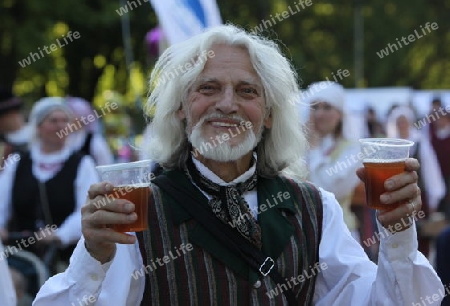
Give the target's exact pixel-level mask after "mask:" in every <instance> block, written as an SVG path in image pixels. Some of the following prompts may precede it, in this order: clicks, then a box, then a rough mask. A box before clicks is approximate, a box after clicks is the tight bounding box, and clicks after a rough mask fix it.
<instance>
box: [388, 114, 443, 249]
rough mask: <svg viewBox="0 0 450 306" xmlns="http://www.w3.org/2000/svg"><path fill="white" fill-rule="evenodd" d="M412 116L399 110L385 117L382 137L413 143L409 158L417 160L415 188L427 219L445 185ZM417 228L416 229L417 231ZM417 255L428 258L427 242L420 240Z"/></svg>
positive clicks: (423, 135) (427, 143) (426, 239)
mask: <svg viewBox="0 0 450 306" xmlns="http://www.w3.org/2000/svg"><path fill="white" fill-rule="evenodd" d="M414 122H416V116H415V115H414V112H413V111H412V109H411V108H409V107H407V106H399V107H397V108H395V109H394V110H393V111H392V113H391V114H390V115H389V117H388V119H387V122H386V134H387V136H388V137H390V138H402V139H408V140H411V141H414V146H413V147H411V149H410V151H409V156H410V157H413V158H416V159H417V160H419V162H420V164H421V169H420V172H419V173H418V174H419V186H420V188H421V190H422V194H421V197H422V203H423V206H422V210H423V211H424V212H425V215H426V217H425V218H427V217H428V216H429V215H430V213H432V212H434V211H436V209H437V207H438V204H439V202H440V200H441V199H442V197H443V196H444V195H445V183H444V179H443V178H442V174H441V170H440V168H439V163H438V160H437V157H436V153H435V152H434V150H433V148H432V147H431V144H430V141H429V139H428V138H427V137H426V136H425V134H424V133H420V132H419V130H417V129H416V128H415V127H414V125H413V124H414ZM419 228H420V227H419ZM418 239H419V251H420V252H422V253H423V254H424V255H425V256H428V253H429V248H430V245H429V244H430V239H429V238H426V237H421V236H420V229H419V235H418Z"/></svg>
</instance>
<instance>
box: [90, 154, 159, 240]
mask: <svg viewBox="0 0 450 306" xmlns="http://www.w3.org/2000/svg"><path fill="white" fill-rule="evenodd" d="M96 169H97V172H98V173H99V175H100V178H101V180H102V181H106V182H109V183H111V184H112V185H113V186H114V188H113V191H112V192H111V193H109V194H107V195H106V198H107V199H110V200H112V199H125V200H128V201H130V202H132V203H133V204H134V205H135V213H136V214H137V220H136V221H135V222H133V223H130V224H114V225H113V229H114V230H115V231H118V232H139V231H143V230H145V229H147V228H148V216H147V214H148V201H149V197H150V194H151V188H150V184H151V180H152V179H153V173H152V172H151V161H150V160H142V161H137V162H131V163H121V164H111V165H103V166H97V167H96Z"/></svg>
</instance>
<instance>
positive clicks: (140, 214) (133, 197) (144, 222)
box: [110, 184, 150, 232]
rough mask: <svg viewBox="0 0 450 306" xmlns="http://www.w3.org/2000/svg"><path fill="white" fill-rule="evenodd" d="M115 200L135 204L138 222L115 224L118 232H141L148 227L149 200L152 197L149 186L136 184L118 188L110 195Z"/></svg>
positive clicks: (114, 226) (114, 227)
mask: <svg viewBox="0 0 450 306" xmlns="http://www.w3.org/2000/svg"><path fill="white" fill-rule="evenodd" d="M110 194H111V195H113V197H114V198H117V199H124V200H128V201H130V202H131V203H133V204H134V206H135V209H134V212H135V213H136V214H137V220H136V221H135V222H133V223H129V224H114V225H113V229H114V230H115V231H117V232H140V231H143V230H145V229H147V227H148V199H149V196H150V186H149V184H134V185H126V186H117V187H114V188H113V191H112V192H111V193H110Z"/></svg>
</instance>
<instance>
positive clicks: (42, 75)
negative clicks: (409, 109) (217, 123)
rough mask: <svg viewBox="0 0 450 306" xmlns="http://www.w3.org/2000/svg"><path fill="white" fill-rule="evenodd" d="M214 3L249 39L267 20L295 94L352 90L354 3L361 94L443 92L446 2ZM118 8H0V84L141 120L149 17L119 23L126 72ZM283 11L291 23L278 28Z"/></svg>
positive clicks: (57, 4) (24, 4)
mask: <svg viewBox="0 0 450 306" xmlns="http://www.w3.org/2000/svg"><path fill="white" fill-rule="evenodd" d="M217 2H218V5H219V7H220V10H221V15H222V18H223V20H224V21H225V22H231V23H234V24H238V25H240V26H242V27H244V28H246V29H249V30H251V29H254V27H255V26H258V25H259V26H261V25H263V22H264V21H266V25H267V22H268V21H272V24H271V26H268V27H264V31H263V33H262V34H263V35H266V36H268V37H270V38H272V39H275V40H277V41H278V42H279V43H280V45H281V48H282V50H283V52H284V53H285V54H286V55H287V56H288V57H289V58H290V59H291V60H292V62H293V64H294V66H295V68H296V70H297V71H298V73H299V76H300V79H301V80H300V82H301V85H302V87H306V86H307V85H309V84H310V83H312V82H315V81H318V80H323V79H325V78H327V77H328V78H330V79H332V73H335V72H336V71H337V70H338V69H342V70H343V69H347V70H349V71H350V76H349V77H347V78H344V79H343V80H342V81H341V83H342V84H343V85H344V86H346V87H354V84H355V69H354V13H355V5H356V4H355V3H362V4H361V5H362V8H363V9H362V12H363V13H362V14H363V19H364V30H363V33H364V42H363V46H364V52H363V54H364V80H363V84H364V85H365V86H367V87H378V86H413V87H414V88H418V89H435V88H449V87H450V74H449V73H448V71H449V70H450V34H449V28H450V18H448V10H449V8H450V0H441V1H438V0H432V1H425V0H417V1H409V0H397V1H388V2H386V1H376V0H367V1H363V0H359V1H358V0H354V1H339V3H338V2H334V1H331V0H327V1H314V0H312V1H311V3H312V4H311V5H310V6H307V5H305V6H304V7H301V6H300V2H301V1H300V0H296V1H287V0H271V1H268V0H252V1H250V0H247V1H242V0H226V1H225V0H217ZM303 3H307V2H306V1H303ZM120 5H121V3H120V1H110V0H90V1H87V0H79V1H55V0H48V1H21V0H3V1H1V2H0V20H1V21H2V22H1V23H0V67H1V72H2V73H0V84H2V85H3V86H12V87H13V89H14V91H15V93H16V94H18V95H20V96H22V97H24V99H25V100H26V101H27V103H28V104H31V103H33V102H34V101H36V100H37V99H39V98H40V97H42V96H46V95H73V96H81V97H84V98H86V99H88V100H90V101H93V102H94V103H95V105H96V106H97V107H101V106H102V105H103V103H105V98H104V96H105V95H104V93H105V92H107V91H113V92H115V93H118V94H120V95H121V96H122V98H121V101H123V102H121V103H123V105H122V107H123V108H124V110H125V111H126V112H128V113H132V114H139V113H140V109H139V107H137V108H136V105H138V106H140V105H141V103H142V101H143V99H145V96H146V94H147V80H146V79H147V77H148V75H149V72H150V71H151V68H152V64H153V60H154V59H149V57H148V56H147V54H146V49H145V45H144V37H145V34H146V33H147V31H149V30H150V29H152V28H153V27H154V26H156V24H157V17H156V15H155V13H154V11H153V9H152V7H151V5H150V4H149V2H143V1H142V5H140V6H138V7H137V8H135V9H133V10H132V11H131V12H130V13H128V14H127V17H129V18H130V22H131V37H130V39H131V45H132V50H133V57H134V60H135V61H134V63H133V64H132V65H131V67H128V68H129V69H127V64H126V61H125V51H124V42H123V38H122V28H121V18H123V17H120V16H119V14H118V13H117V12H116V10H118V9H119V7H120ZM289 8H290V9H291V11H290V13H289V17H287V18H282V20H279V19H277V18H280V16H281V14H283V12H284V11H289ZM298 8H300V9H298ZM291 12H295V13H294V14H293V13H291ZM277 14H278V17H277ZM285 16H286V15H285ZM273 21H275V22H273ZM426 22H436V23H437V24H438V26H439V28H438V29H437V30H434V31H432V32H430V33H429V34H427V35H426V36H424V37H423V38H420V39H418V40H416V41H415V42H412V43H410V44H409V45H407V46H403V47H402V48H399V50H398V51H395V52H392V53H391V54H389V55H388V56H385V57H383V58H380V57H379V56H378V55H377V52H379V51H380V50H381V49H385V48H387V46H388V44H395V43H396V42H397V41H396V39H401V38H402V37H407V36H408V35H410V34H413V33H414V31H415V30H417V31H420V30H421V28H420V26H424V25H425V24H426ZM69 31H72V33H73V32H75V31H77V32H78V33H79V35H80V38H79V39H76V40H73V41H72V42H70V43H69V44H67V45H65V46H64V47H62V48H57V49H56V50H55V51H54V52H51V53H50V54H45V56H43V57H42V58H40V59H38V60H36V61H33V62H32V63H31V64H30V65H27V66H26V67H23V68H22V67H21V65H19V63H18V62H19V61H21V60H23V59H24V58H27V57H28V56H30V53H38V51H39V50H43V48H44V47H45V46H48V47H49V46H51V44H55V43H56V42H57V40H60V41H61V39H63V38H64V37H65V36H67V33H68V32H69ZM39 48H40V49H39ZM141 119H142V118H138V119H137V120H141Z"/></svg>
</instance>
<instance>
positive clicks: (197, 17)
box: [151, 0, 222, 44]
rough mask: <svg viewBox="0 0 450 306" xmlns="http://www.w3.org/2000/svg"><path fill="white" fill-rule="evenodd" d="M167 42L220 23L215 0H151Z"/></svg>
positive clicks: (186, 37)
mask: <svg viewBox="0 0 450 306" xmlns="http://www.w3.org/2000/svg"><path fill="white" fill-rule="evenodd" d="M151 4H152V6H153V8H154V10H155V11H156V14H157V16H158V18H159V21H160V24H161V25H162V28H163V31H164V33H165V36H166V37H167V40H168V42H169V44H175V43H178V42H181V41H184V40H186V39H188V38H190V37H192V36H194V35H197V34H199V33H201V32H203V30H204V29H206V28H209V27H213V26H217V25H220V24H222V20H221V17H220V12H219V8H218V6H217V3H216V0H151Z"/></svg>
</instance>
